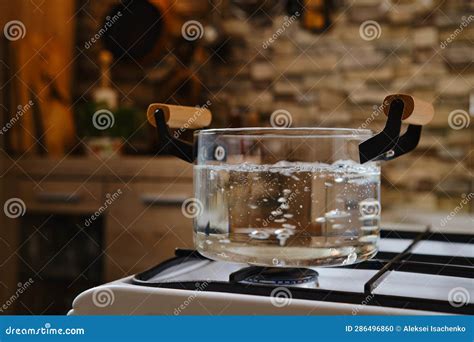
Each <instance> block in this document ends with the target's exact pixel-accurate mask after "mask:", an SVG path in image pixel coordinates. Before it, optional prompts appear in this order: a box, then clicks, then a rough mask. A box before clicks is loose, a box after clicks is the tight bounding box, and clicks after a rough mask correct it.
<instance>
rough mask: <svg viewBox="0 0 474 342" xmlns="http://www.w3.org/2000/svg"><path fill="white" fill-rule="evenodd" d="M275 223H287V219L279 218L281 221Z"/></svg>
mask: <svg viewBox="0 0 474 342" xmlns="http://www.w3.org/2000/svg"><path fill="white" fill-rule="evenodd" d="M274 221H275V222H276V223H282V222H286V219H285V218H279V219H275V220H274Z"/></svg>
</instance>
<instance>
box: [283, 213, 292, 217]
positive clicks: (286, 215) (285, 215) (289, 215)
mask: <svg viewBox="0 0 474 342" xmlns="http://www.w3.org/2000/svg"><path fill="white" fill-rule="evenodd" d="M283 217H286V218H292V217H293V214H283Z"/></svg>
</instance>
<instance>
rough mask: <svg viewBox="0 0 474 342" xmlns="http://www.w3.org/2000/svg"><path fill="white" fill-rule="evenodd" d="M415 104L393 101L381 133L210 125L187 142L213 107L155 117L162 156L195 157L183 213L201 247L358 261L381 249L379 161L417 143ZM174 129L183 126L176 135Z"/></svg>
mask: <svg viewBox="0 0 474 342" xmlns="http://www.w3.org/2000/svg"><path fill="white" fill-rule="evenodd" d="M392 96H393V95H392ZM407 104H409V103H408V102H405V101H402V100H400V98H399V97H398V98H397V97H395V98H392V99H391V101H390V103H389V107H390V108H389V110H388V111H387V113H386V114H387V115H388V114H389V115H388V118H389V119H388V120H387V125H386V127H385V129H384V131H383V132H382V133H380V134H378V135H377V136H373V134H372V132H371V131H370V130H365V129H345V128H242V129H206V130H198V131H195V133H194V143H193V144H188V143H186V142H184V141H182V140H180V139H178V138H179V135H180V133H181V132H183V131H184V129H188V128H191V129H195V128H199V127H203V126H207V125H209V123H210V120H211V114H210V112H209V111H208V110H207V109H206V108H198V109H196V108H190V107H180V106H170V105H162V104H153V105H151V106H150V107H149V110H148V117H149V121H150V122H151V123H152V124H153V125H155V126H157V129H158V139H159V145H160V153H162V154H172V155H175V156H177V157H180V158H182V159H184V160H187V161H189V162H195V165H194V194H195V195H194V198H192V199H191V200H188V201H186V203H185V204H184V205H183V210H184V211H185V212H187V214H188V216H193V217H194V242H195V248H196V249H197V251H198V252H199V253H201V254H202V255H204V256H206V257H208V258H210V259H214V260H224V261H230V262H239V263H248V264H251V265H259V266H269V267H310V266H321V265H341V264H351V263H354V262H359V261H362V260H366V259H369V258H371V257H373V256H374V255H375V254H376V253H377V244H378V240H379V235H380V234H379V232H380V213H381V205H380V162H379V160H389V159H393V158H395V157H397V156H399V155H401V154H403V153H406V152H408V151H409V150H410V149H413V148H414V147H415V146H416V144H417V143H418V139H419V134H420V133H421V125H422V124H421V123H420V122H419V120H418V121H417V122H415V121H413V122H409V123H410V126H409V128H408V130H407V133H405V134H404V135H402V136H401V137H398V134H399V133H400V125H401V122H402V120H404V119H406V118H407V117H408V116H410V115H408V116H406V109H407ZM411 111H412V112H413V108H412V109H411ZM404 115H405V116H406V117H403V116H404ZM425 121H426V120H425ZM169 127H177V128H179V129H178V130H177V131H175V132H174V134H173V135H172V134H171V133H170V131H169ZM394 134H396V135H397V136H396V137H394ZM394 141H395V143H394ZM382 145H383V146H382ZM361 160H364V162H361Z"/></svg>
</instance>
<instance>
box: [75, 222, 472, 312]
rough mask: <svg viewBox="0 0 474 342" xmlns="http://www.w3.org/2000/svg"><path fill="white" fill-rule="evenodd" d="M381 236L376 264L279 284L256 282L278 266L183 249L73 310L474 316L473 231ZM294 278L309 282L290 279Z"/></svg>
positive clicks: (307, 273)
mask: <svg viewBox="0 0 474 342" xmlns="http://www.w3.org/2000/svg"><path fill="white" fill-rule="evenodd" d="M381 235H382V238H381V241H380V244H379V246H380V248H379V252H378V254H377V255H376V257H375V258H374V259H373V260H369V261H365V262H362V263H360V264H355V265H347V266H342V267H318V268H312V269H311V270H312V271H311V270H304V269H291V270H287V272H285V274H283V276H282V275H278V277H277V278H278V282H274V283H269V282H256V281H255V279H254V278H255V277H257V278H258V279H260V278H261V275H262V271H265V272H270V273H271V274H272V276H273V273H274V271H273V270H272V269H266V270H264V268H258V267H250V268H249V266H248V265H242V264H235V263H229V262H222V261H212V260H208V259H206V258H204V257H202V256H201V255H199V254H198V253H196V252H194V251H188V250H177V252H176V257H175V258H173V259H170V260H168V261H166V262H164V263H162V264H160V265H158V266H156V267H154V268H153V269H150V270H148V271H146V272H143V273H141V274H138V275H135V276H133V277H129V278H126V279H122V280H119V281H117V282H114V283H110V284H106V285H104V286H101V287H98V288H95V289H91V290H89V291H86V292H85V293H84V294H82V295H80V296H79V297H78V298H77V299H76V301H75V302H74V305H73V307H74V308H73V310H72V312H71V313H73V314H77V313H79V314H84V313H92V314H97V313H98V312H100V313H102V312H104V311H105V313H126V312H128V311H127V310H130V308H133V307H134V306H135V307H137V309H136V312H138V313H140V314H209V313H213V314H215V313H214V312H213V310H210V309H209V306H210V307H212V308H221V309H222V307H223V305H224V303H225V305H224V309H222V310H223V311H222V312H221V313H220V314H222V313H224V314H353V315H355V314H427V313H440V314H446V313H448V314H449V313H451V314H470V313H472V312H474V280H473V278H474V266H473V265H474V248H473V246H472V244H473V241H474V235H472V232H471V233H470V232H469V231H458V232H456V233H452V232H441V231H436V232H432V231H422V230H421V231H420V229H412V230H409V229H402V230H396V231H395V230H383V231H382V234H381ZM249 270H250V271H251V272H250V273H249ZM248 274H250V275H251V278H250V279H251V280H252V281H249V278H248V277H247V276H248ZM296 274H299V275H300V276H299V277H298V279H303V280H304V281H292V279H291V278H292V277H288V275H296ZM245 277H247V278H245ZM107 290H108V293H109V297H110V296H113V299H114V303H113V304H112V305H110V306H109V307H104V306H103V307H97V305H95V304H94V303H93V302H94V295H95V297H96V298H97V297H98V296H97V293H98V292H100V291H102V292H104V291H107ZM81 296H82V297H81ZM127 296H128V298H127ZM135 297H136V298H135ZM133 298H135V299H133ZM191 299H192V300H191ZM91 301H92V304H93V305H92V306H91V305H90V302H91ZM96 301H97V300H96ZM119 302H124V303H125V302H128V304H127V307H125V306H124V307H123V308H120V305H124V304H119ZM155 302H156V303H155ZM139 303H140V305H138V304H139ZM153 303H155V304H153ZM183 303H184V304H186V305H184V304H183ZM183 306H184V309H183ZM127 308H128V309H127ZM110 310H112V311H110ZM114 310H118V312H117V311H114ZM120 310H123V311H124V312H120ZM209 310H210V311H209ZM218 313H219V312H218Z"/></svg>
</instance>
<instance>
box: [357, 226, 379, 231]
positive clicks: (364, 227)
mask: <svg viewBox="0 0 474 342" xmlns="http://www.w3.org/2000/svg"><path fill="white" fill-rule="evenodd" d="M360 229H361V230H363V231H365V232H371V231H374V230H378V229H379V226H362V227H360Z"/></svg>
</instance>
